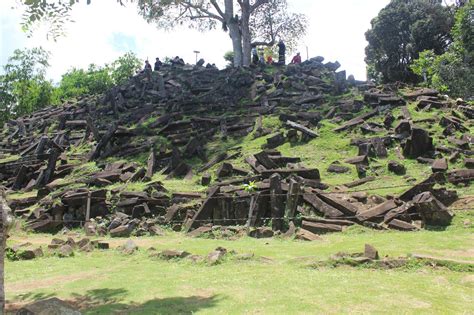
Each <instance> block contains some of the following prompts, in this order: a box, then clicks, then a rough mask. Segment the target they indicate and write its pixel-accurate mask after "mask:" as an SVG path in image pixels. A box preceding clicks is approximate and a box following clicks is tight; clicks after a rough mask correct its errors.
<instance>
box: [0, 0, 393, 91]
mask: <svg viewBox="0 0 474 315" xmlns="http://www.w3.org/2000/svg"><path fill="white" fill-rule="evenodd" d="M85 2H86V1H81V2H80V3H79V4H77V5H76V6H75V7H74V9H73V11H72V19H73V20H74V22H73V23H69V24H67V27H66V36H65V37H61V38H59V39H58V40H57V41H56V42H54V41H52V40H47V39H46V36H45V33H44V32H43V30H42V29H39V30H38V31H37V32H35V33H34V36H33V37H31V38H27V36H26V34H25V33H23V32H22V30H21V26H20V22H21V13H22V12H21V10H20V9H18V8H16V9H11V8H12V6H14V5H15V3H16V1H15V0H1V1H0V30H1V33H0V45H1V46H0V66H3V65H5V64H6V63H7V60H8V57H9V56H11V55H12V53H13V51H14V50H15V49H18V48H19V49H22V48H32V47H38V46H41V47H43V48H44V49H46V50H48V51H50V52H51V57H50V62H49V63H50V65H51V66H50V68H49V69H48V72H47V76H48V78H49V79H52V80H53V81H55V82H58V81H59V80H60V79H61V74H63V73H65V72H66V71H67V70H68V69H70V68H72V67H76V68H87V66H88V65H89V64H91V63H95V64H98V65H103V64H105V63H110V62H112V61H113V60H115V59H117V58H118V57H119V56H121V55H123V54H124V53H126V52H128V51H133V52H135V53H136V54H137V56H138V57H139V58H140V59H142V60H144V59H147V58H148V59H150V60H151V61H153V60H154V59H155V57H160V58H161V59H163V58H164V57H171V56H176V55H179V56H180V57H182V58H183V59H184V60H185V61H186V62H189V63H194V62H195V58H196V55H195V54H194V51H199V52H200V53H199V58H204V59H205V60H206V62H210V63H215V64H216V65H217V66H218V67H224V66H225V63H226V62H225V61H224V59H223V56H224V54H225V52H227V51H229V50H232V45H231V41H230V38H229V36H228V34H227V33H225V32H223V31H222V30H220V29H218V30H214V31H208V32H205V33H202V32H199V31H196V30H191V29H189V28H187V27H180V28H176V29H173V30H172V31H165V30H160V29H158V28H157V27H156V26H155V25H153V24H147V23H146V22H145V21H144V20H143V18H141V17H140V16H139V15H138V13H137V9H136V7H135V6H134V5H133V4H128V5H127V6H126V7H121V6H119V5H117V3H116V0H100V1H99V0H96V1H93V3H92V5H86V4H85ZM389 2H390V1H389V0H288V3H289V6H290V10H291V11H294V12H298V13H304V14H306V15H307V17H308V20H309V26H308V30H307V35H306V37H305V38H303V39H302V40H301V44H300V46H299V47H298V48H297V51H300V52H301V55H302V56H303V57H304V59H305V58H306V56H307V51H308V54H309V57H315V56H323V57H324V58H325V59H326V61H336V60H337V61H339V62H340V63H341V65H342V67H341V70H346V71H347V74H348V75H349V74H353V75H355V77H356V79H359V80H364V79H365V78H366V72H365V62H364V57H365V52H364V49H365V47H366V46H367V42H366V41H365V37H364V33H365V32H366V31H367V30H368V29H369V28H370V21H371V20H372V19H373V18H374V17H375V16H377V14H378V12H379V11H380V10H381V9H382V8H383V7H385V6H386V5H387V4H388V3H389ZM288 59H289V57H287V61H288Z"/></svg>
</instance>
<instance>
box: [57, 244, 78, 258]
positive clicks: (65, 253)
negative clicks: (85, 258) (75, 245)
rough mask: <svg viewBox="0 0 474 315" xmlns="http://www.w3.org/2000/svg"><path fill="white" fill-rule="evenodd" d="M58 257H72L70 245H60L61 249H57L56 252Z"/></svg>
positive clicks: (72, 252)
mask: <svg viewBox="0 0 474 315" xmlns="http://www.w3.org/2000/svg"><path fill="white" fill-rule="evenodd" d="M57 253H58V256H59V257H71V256H74V251H73V249H72V247H71V245H67V244H66V245H62V246H61V247H59V249H58V251H57Z"/></svg>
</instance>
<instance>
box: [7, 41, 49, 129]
mask: <svg viewBox="0 0 474 315" xmlns="http://www.w3.org/2000/svg"><path fill="white" fill-rule="evenodd" d="M48 58H49V53H48V52H47V51H45V50H44V49H42V48H32V49H24V50H19V49H17V50H15V51H14V52H13V56H11V57H10V58H9V59H8V63H7V64H6V65H5V66H4V67H3V68H4V71H5V73H4V74H3V75H0V122H1V121H5V120H6V119H9V118H11V117H15V116H19V115H24V114H27V113H30V112H33V111H35V110H38V109H40V108H42V107H44V106H47V105H49V104H50V103H51V99H52V95H53V86H52V84H51V82H49V81H47V80H46V79H45V72H46V69H47V68H48V67H49V64H48Z"/></svg>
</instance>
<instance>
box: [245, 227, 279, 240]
mask: <svg viewBox="0 0 474 315" xmlns="http://www.w3.org/2000/svg"><path fill="white" fill-rule="evenodd" d="M273 235H274V232H273V230H272V229H271V228H269V227H258V228H256V229H255V230H252V231H250V232H249V236H250V237H254V238H269V237H273Z"/></svg>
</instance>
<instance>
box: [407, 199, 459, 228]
mask: <svg viewBox="0 0 474 315" xmlns="http://www.w3.org/2000/svg"><path fill="white" fill-rule="evenodd" d="M413 203H414V205H415V208H416V210H417V212H418V213H419V214H420V216H421V218H422V220H423V222H424V224H425V225H433V226H437V225H439V226H447V225H449V224H450V223H451V220H452V218H453V216H454V213H452V212H451V211H450V210H448V208H446V207H445V206H444V205H443V204H442V203H441V201H439V200H438V199H436V197H434V196H433V195H432V194H431V192H428V191H427V192H423V193H421V194H418V195H416V196H415V197H413Z"/></svg>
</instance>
